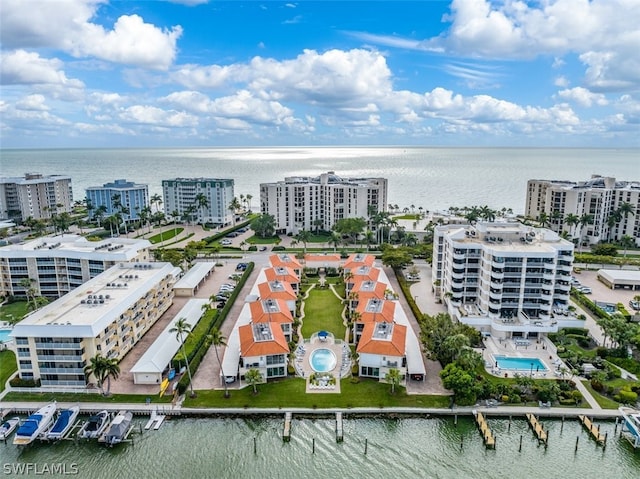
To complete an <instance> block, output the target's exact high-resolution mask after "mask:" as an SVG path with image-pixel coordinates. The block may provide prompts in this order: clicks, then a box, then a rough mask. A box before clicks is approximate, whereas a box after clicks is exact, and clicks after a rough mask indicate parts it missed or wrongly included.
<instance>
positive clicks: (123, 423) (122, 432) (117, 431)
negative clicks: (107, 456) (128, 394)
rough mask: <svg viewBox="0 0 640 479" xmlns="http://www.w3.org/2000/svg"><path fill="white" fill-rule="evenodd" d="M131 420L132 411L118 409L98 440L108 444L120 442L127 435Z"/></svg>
mask: <svg viewBox="0 0 640 479" xmlns="http://www.w3.org/2000/svg"><path fill="white" fill-rule="evenodd" d="M132 421H133V413H132V412H131V411H120V412H119V413H118V414H117V415H116V417H114V418H113V421H112V422H111V426H109V429H108V430H107V432H105V433H104V434H103V435H102V437H101V438H100V442H104V443H106V444H107V445H109V446H112V445H114V444H119V443H121V442H122V441H124V440H125V439H126V438H127V436H128V435H129V432H130V430H131V422H132Z"/></svg>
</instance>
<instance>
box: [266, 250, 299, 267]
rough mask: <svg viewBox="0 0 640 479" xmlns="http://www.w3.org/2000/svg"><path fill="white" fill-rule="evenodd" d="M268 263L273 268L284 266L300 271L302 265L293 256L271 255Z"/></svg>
mask: <svg viewBox="0 0 640 479" xmlns="http://www.w3.org/2000/svg"><path fill="white" fill-rule="evenodd" d="M269 263H271V266H273V267H274V268H275V267H277V266H285V267H289V268H293V269H302V265H301V264H300V261H298V258H296V257H295V255H293V254H284V253H283V254H272V255H271V256H269Z"/></svg>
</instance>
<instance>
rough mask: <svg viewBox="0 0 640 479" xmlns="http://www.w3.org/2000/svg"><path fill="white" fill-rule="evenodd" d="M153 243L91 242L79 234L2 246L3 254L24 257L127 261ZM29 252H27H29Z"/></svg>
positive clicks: (132, 241) (139, 241)
mask: <svg viewBox="0 0 640 479" xmlns="http://www.w3.org/2000/svg"><path fill="white" fill-rule="evenodd" d="M150 246H151V243H150V242H149V241H147V240H144V239H129V238H109V239H106V240H102V241H87V239H86V238H85V237H83V236H79V235H69V234H67V235H63V236H49V237H45V238H38V239H35V240H32V241H27V242H26V243H22V244H11V245H7V246H2V247H0V256H2V257H6V258H22V257H24V256H27V255H28V256H31V257H41V258H47V257H50V256H52V255H53V256H58V257H61V256H64V257H68V258H86V257H88V256H91V259H97V260H105V259H106V260H111V261H127V260H130V259H132V258H134V257H135V256H137V253H138V251H140V250H142V249H146V248H149V247H150ZM25 253H26V254H25Z"/></svg>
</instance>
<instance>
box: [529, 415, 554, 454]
mask: <svg viewBox="0 0 640 479" xmlns="http://www.w3.org/2000/svg"><path fill="white" fill-rule="evenodd" d="M526 416H527V421H529V426H531V429H533V432H534V433H535V434H536V436H537V437H538V442H539V443H540V442H542V443H544V445H545V446H546V445H547V439H548V438H549V436H548V435H547V431H545V430H544V427H543V426H542V424H541V423H540V421H538V418H537V417H536V416H535V415H533V414H532V413H530V412H528V413H527V414H526Z"/></svg>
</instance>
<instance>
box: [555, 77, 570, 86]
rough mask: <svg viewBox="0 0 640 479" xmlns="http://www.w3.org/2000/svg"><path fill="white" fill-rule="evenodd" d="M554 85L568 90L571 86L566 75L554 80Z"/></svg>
mask: <svg viewBox="0 0 640 479" xmlns="http://www.w3.org/2000/svg"><path fill="white" fill-rule="evenodd" d="M553 84H554V85H555V86H558V87H561V88H566V87H568V86H569V79H568V78H567V77H565V76H564V75H560V76H559V77H556V79H555V80H553Z"/></svg>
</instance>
